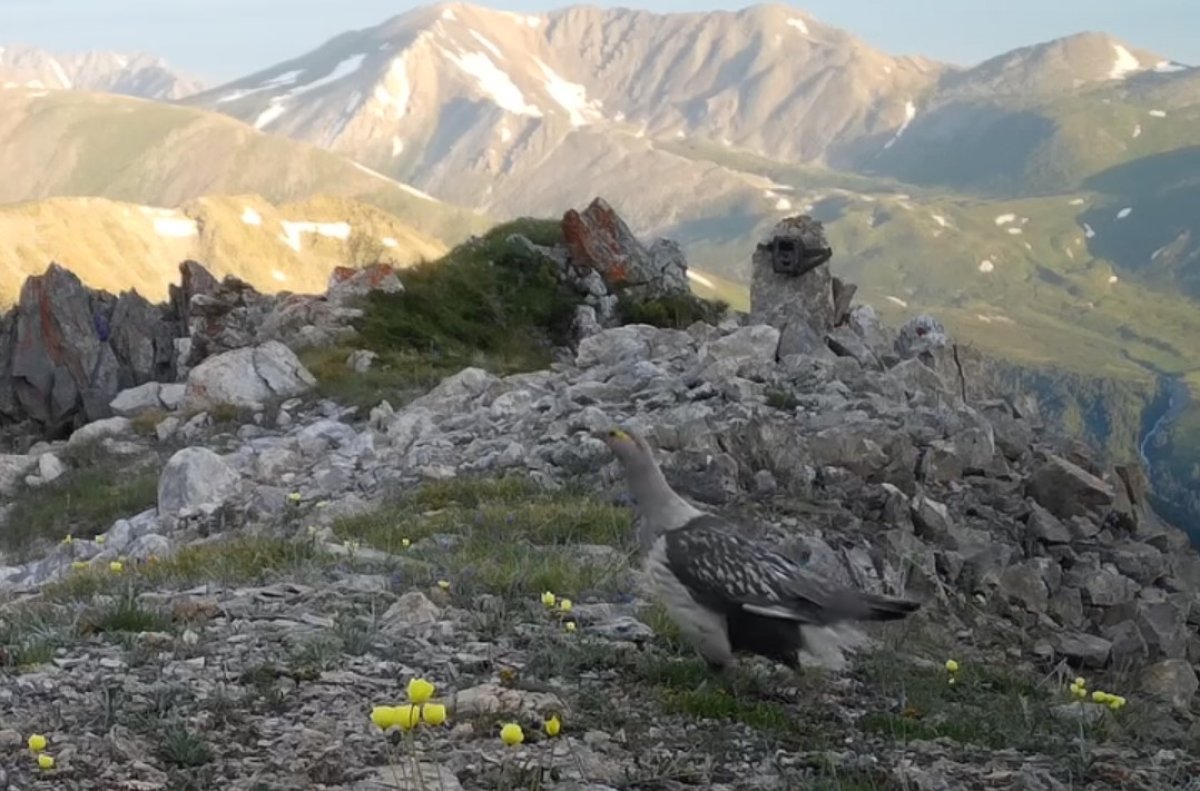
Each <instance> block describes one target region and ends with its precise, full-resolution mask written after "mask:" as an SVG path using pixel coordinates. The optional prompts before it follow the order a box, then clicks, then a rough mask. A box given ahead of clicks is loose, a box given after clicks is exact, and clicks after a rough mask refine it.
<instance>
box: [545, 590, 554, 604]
mask: <svg viewBox="0 0 1200 791" xmlns="http://www.w3.org/2000/svg"><path fill="white" fill-rule="evenodd" d="M542 604H544V605H546V606H547V607H553V606H554V594H553V593H551V592H550V591H546V592H545V593H543V594H542Z"/></svg>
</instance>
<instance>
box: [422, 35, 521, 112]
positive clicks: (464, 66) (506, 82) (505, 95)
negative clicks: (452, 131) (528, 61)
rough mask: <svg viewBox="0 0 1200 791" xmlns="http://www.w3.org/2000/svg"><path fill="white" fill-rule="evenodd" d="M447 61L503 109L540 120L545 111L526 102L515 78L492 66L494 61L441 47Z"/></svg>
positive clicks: (478, 55) (483, 55)
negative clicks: (472, 80) (471, 79)
mask: <svg viewBox="0 0 1200 791" xmlns="http://www.w3.org/2000/svg"><path fill="white" fill-rule="evenodd" d="M439 49H441V51H442V54H443V55H445V56H446V59H447V60H449V61H450V62H451V63H453V64H454V65H455V66H457V67H458V68H459V69H460V70H461V71H462V72H463V73H464V74H466V75H467V76H468V77H471V78H473V79H474V80H475V83H476V85H477V86H478V88H479V90H481V91H483V93H484V94H486V95H487V97H488V98H489V99H491V100H492V101H493V102H495V103H496V105H497V106H499V107H500V108H501V109H503V110H506V111H508V112H510V113H514V114H515V115H528V116H530V117H533V118H541V117H542V111H541V109H539V108H538V107H535V106H534V105H531V104H528V103H527V102H526V101H525V94H523V93H521V89H520V88H518V87H517V85H516V83H514V82H513V79H512V77H510V76H509V75H508V73H507V72H505V71H504V70H503V69H501V68H500V67H499V66H497V65H496V64H495V63H493V62H492V59H491V58H489V57H488V56H487V55H485V54H483V53H482V52H468V53H465V54H459V53H455V52H451V51H450V50H448V49H445V48H444V47H439Z"/></svg>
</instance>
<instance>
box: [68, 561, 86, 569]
mask: <svg viewBox="0 0 1200 791" xmlns="http://www.w3.org/2000/svg"><path fill="white" fill-rule="evenodd" d="M87 567H88V564H87V561H84V560H77V561H75V562H74V563H72V564H71V568H73V569H76V570H80V571H81V570H83V569H86V568H87Z"/></svg>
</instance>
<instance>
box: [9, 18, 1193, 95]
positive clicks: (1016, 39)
mask: <svg viewBox="0 0 1200 791" xmlns="http://www.w3.org/2000/svg"><path fill="white" fill-rule="evenodd" d="M570 4H571V3H569V2H544V1H543V0H497V1H496V2H483V3H480V5H487V6H491V7H494V8H504V9H507V10H511V11H542V10H547V9H551V8H557V7H560V6H563V5H570ZM590 4H592V5H600V6H625V7H637V8H644V9H648V10H652V11H661V12H667V11H703V10H715V9H737V8H741V7H744V6H745V5H748V4H749V3H730V2H724V3H723V2H714V1H713V0H660V1H659V2H654V0H642V1H641V2H637V0H633V1H632V2H624V3H612V2H602V1H600V0H597V2H593V3H590ZM414 5H422V3H413V2H406V1H405V0H0V44H5V43H8V44H16V43H22V44H31V45H34V46H38V47H43V48H45V49H49V50H53V51H73V50H79V49H118V50H139V51H143V52H150V53H154V54H157V55H162V56H163V57H165V58H166V59H167V60H169V61H170V62H171V63H172V64H173V65H174V66H176V67H177V68H179V69H182V70H186V71H189V72H191V73H193V74H195V75H196V76H199V77H204V78H207V79H210V80H225V79H233V78H235V77H238V76H242V75H244V74H247V73H249V72H252V71H256V70H258V69H260V68H265V67H266V66H269V65H272V64H274V63H277V62H278V61H281V60H285V59H287V58H289V57H294V56H296V55H299V54H302V53H303V52H305V51H307V50H309V49H311V48H313V47H315V46H316V45H318V44H320V43H322V42H324V41H326V40H327V39H330V38H332V37H333V36H335V35H337V34H338V33H341V32H344V31H346V30H350V29H355V28H363V27H370V26H372V25H375V24H378V23H379V22H382V21H383V20H385V19H387V18H389V17H392V16H395V15H396V14H400V13H403V12H404V11H405V10H406V9H408V8H411V7H413V6H414ZM788 5H792V6H794V7H797V8H802V9H804V10H805V11H807V12H809V13H811V14H812V15H813V16H815V17H817V18H818V19H819V20H821V21H823V22H826V23H828V24H832V25H835V26H837V27H842V28H845V29H847V30H849V31H851V32H852V33H855V34H856V35H858V36H859V37H861V38H863V39H865V40H866V41H867V42H869V43H870V44H872V45H873V46H875V47H878V48H880V49H883V50H884V51H886V52H890V53H893V54H922V55H927V56H929V57H933V58H938V59H940V60H946V61H950V62H952V63H958V64H964V65H967V64H972V63H976V62H978V61H980V60H983V59H984V58H987V57H990V56H991V55H995V54H998V53H1000V52H1003V51H1005V50H1008V49H1013V48H1015V47H1019V46H1024V45H1027V44H1033V43H1036V42H1038V41H1045V40H1047V39H1051V38H1056V37H1058V36H1062V35H1067V34H1070V33H1075V32H1079V31H1081V30H1101V31H1105V32H1108V33H1112V34H1114V35H1116V36H1118V37H1120V38H1123V39H1125V40H1126V41H1128V42H1130V43H1132V44H1135V45H1137V46H1139V47H1144V48H1146V49H1149V50H1152V51H1155V52H1157V53H1159V54H1161V55H1164V56H1166V57H1168V58H1173V59H1175V60H1179V61H1182V62H1184V63H1188V64H1194V63H1200V35H1197V32H1198V31H1200V0H1004V2H996V0H810V1H809V2H805V3H789V4H788Z"/></svg>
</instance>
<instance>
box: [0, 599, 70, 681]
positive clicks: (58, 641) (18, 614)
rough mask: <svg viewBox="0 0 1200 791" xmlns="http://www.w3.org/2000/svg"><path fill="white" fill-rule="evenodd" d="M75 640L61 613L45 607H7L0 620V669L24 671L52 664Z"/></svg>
mask: <svg viewBox="0 0 1200 791" xmlns="http://www.w3.org/2000/svg"><path fill="white" fill-rule="evenodd" d="M73 636H74V635H73V630H72V628H71V627H70V625H69V624H68V623H66V622H64V620H63V618H62V614H61V613H58V612H55V611H53V610H51V609H48V608H45V607H6V608H5V615H4V617H3V618H2V619H0V668H5V669H13V670H17V671H22V670H25V669H28V668H31V667H33V666H36V665H40V664H43V663H45V662H49V661H50V660H51V659H53V658H54V654H55V652H56V651H57V650H58V649H59V648H61V647H63V646H65V645H67V644H69V643H70V641H71V640H72V638H73Z"/></svg>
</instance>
